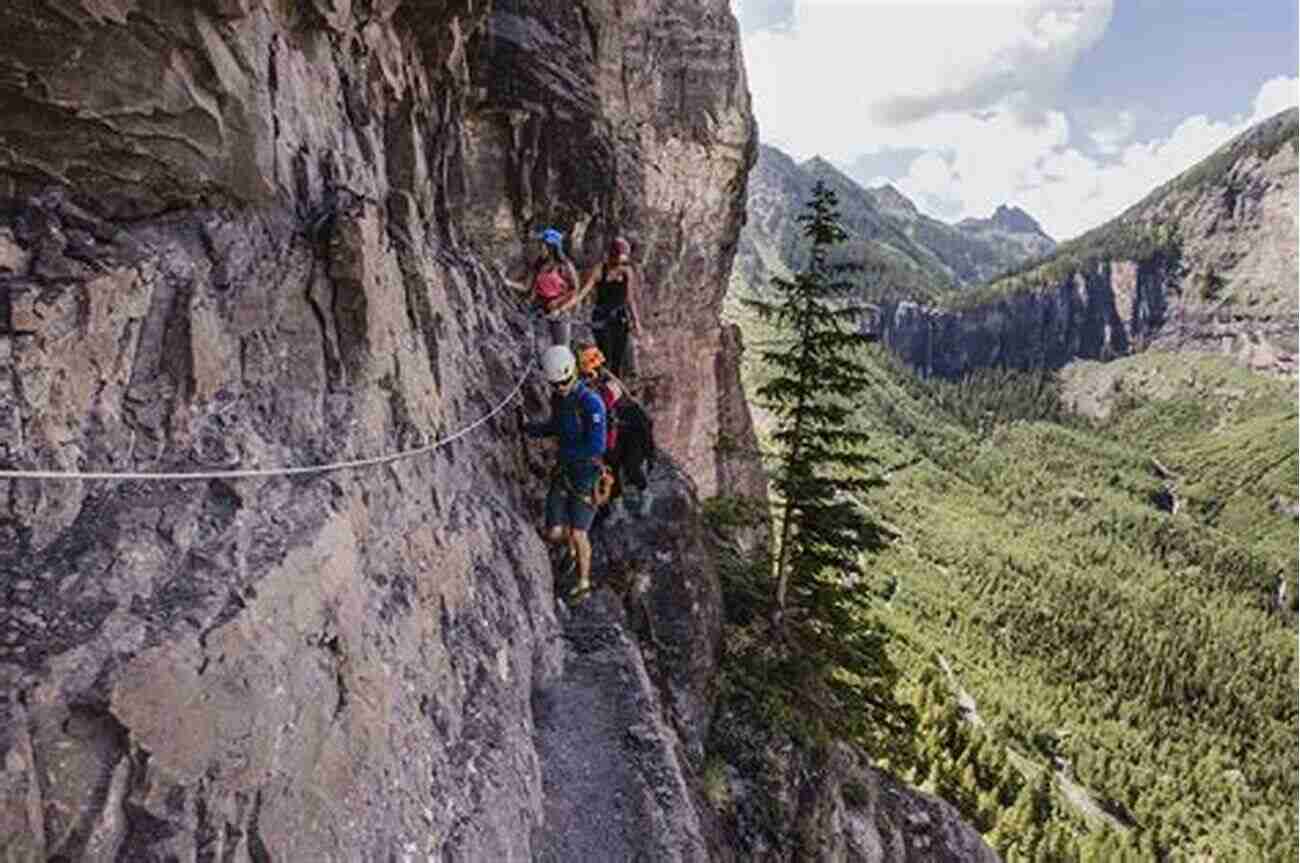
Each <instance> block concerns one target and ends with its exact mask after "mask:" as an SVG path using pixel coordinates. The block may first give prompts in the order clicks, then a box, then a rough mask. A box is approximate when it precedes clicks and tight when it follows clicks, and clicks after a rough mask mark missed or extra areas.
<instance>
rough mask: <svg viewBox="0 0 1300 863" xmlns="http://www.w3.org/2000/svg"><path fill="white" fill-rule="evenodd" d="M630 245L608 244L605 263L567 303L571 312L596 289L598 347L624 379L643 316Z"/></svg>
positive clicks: (619, 241)
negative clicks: (629, 347) (631, 338)
mask: <svg viewBox="0 0 1300 863" xmlns="http://www.w3.org/2000/svg"><path fill="white" fill-rule="evenodd" d="M631 251H632V247H631V245H630V244H629V243H628V241H627V240H625V239H623V238H622V237H615V238H614V241H613V242H611V243H610V244H609V252H608V254H607V255H606V257H605V260H604V261H602V262H601V263H599V264H597V265H596V266H595V267H593V268H592V270H591V272H590V273H588V274H587V278H586V280H585V281H584V282H583V284H582V288H581V289H580V290H579V291H578V292H577V294H575V295H574V296H573V298H572V299H570V300H569V301H568V302H566V303H565V308H572V307H573V306H576V305H577V304H578V303H580V302H582V300H583V299H584V298H585V297H586V296H587V294H589V293H591V290H592V288H593V287H594V288H595V289H596V303H595V306H593V307H592V310H591V329H592V332H593V333H594V335H595V337H596V344H597V346H599V347H600V351H601V353H602V354H604V355H605V363H606V365H607V366H608V368H609V371H610V372H612V373H613V374H614V375H622V374H623V368H624V362H625V361H626V359H627V340H628V334H629V333H635V332H638V331H640V329H641V315H640V312H639V311H638V309H637V305H636V294H637V289H638V286H639V285H640V278H639V277H638V275H637V272H636V269H635V268H634V267H633V266H632V263H631V260H630V257H629V256H630V254H631Z"/></svg>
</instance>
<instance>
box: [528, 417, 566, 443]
mask: <svg viewBox="0 0 1300 863" xmlns="http://www.w3.org/2000/svg"><path fill="white" fill-rule="evenodd" d="M559 433H560V417H559V415H558V414H554V413H552V414H551V415H550V416H549V417H548V418H547V419H545V420H543V421H541V422H531V423H524V434H526V435H528V436H529V437H555V436H556V435H558V434H559Z"/></svg>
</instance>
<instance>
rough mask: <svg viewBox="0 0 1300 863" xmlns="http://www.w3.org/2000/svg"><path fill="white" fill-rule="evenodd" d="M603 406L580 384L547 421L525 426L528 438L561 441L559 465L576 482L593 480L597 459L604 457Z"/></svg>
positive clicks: (592, 392)
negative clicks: (566, 469)
mask: <svg viewBox="0 0 1300 863" xmlns="http://www.w3.org/2000/svg"><path fill="white" fill-rule="evenodd" d="M606 422H607V420H606V418H605V403H604V402H603V401H601V398H600V396H599V395H597V394H596V393H595V392H594V391H593V390H590V389H587V387H586V385H585V384H583V383H582V382H581V381H579V382H578V385H577V386H575V387H574V388H573V391H572V392H570V393H569V394H568V395H567V396H565V398H564V399H563V400H562V401H561V402H560V403H559V405H558V406H557V409H556V410H555V411H553V412H552V413H551V417H550V419H548V420H547V421H546V422H542V423H526V424H525V425H524V431H525V432H527V433H528V435H529V436H531V437H556V436H558V437H559V438H560V462H561V463H562V464H563V465H564V466H565V467H567V468H569V470H570V472H571V473H572V474H574V475H575V476H574V478H575V479H579V478H581V479H587V478H589V477H593V476H595V474H596V473H597V472H598V470H599V468H598V466H597V465H596V459H597V458H598V457H600V456H602V455H604V454H605V423H606Z"/></svg>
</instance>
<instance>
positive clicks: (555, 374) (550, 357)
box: [542, 345, 578, 384]
mask: <svg viewBox="0 0 1300 863" xmlns="http://www.w3.org/2000/svg"><path fill="white" fill-rule="evenodd" d="M577 368H578V363H577V361H576V360H575V359H574V358H573V351H571V350H569V349H568V348H567V347H565V346H564V345H551V346H550V347H549V348H547V349H546V350H545V351H544V352H543V353H542V374H544V375H546V379H547V380H548V381H550V382H551V383H553V384H562V383H567V382H568V381H570V380H572V379H573V378H574V376H575V375H576V374H577Z"/></svg>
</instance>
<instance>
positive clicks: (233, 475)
mask: <svg viewBox="0 0 1300 863" xmlns="http://www.w3.org/2000/svg"><path fill="white" fill-rule="evenodd" d="M535 365H537V357H536V354H535V353H534V355H533V356H532V358H530V359H529V361H528V365H527V366H526V367H525V368H524V372H523V374H521V375H520V376H519V380H518V381H516V382H515V386H514V388H513V389H512V390H510V394H509V395H507V396H506V397H505V398H504V399H502V400H501V402H500V403H499V404H498V405H497V406H496V407H494V408H492V410H490V411H488V412H487V413H486V414H484V415H483V416H481V417H479V418H478V419H476V420H474V422H472V423H470V424H469V425H467V426H465V427H464V428H463V429H461V430H460V431H458V432H456V433H454V434H451V435H448V436H447V437H445V438H442V439H441V440H436V441H434V442H433V443H431V444H426V445H425V446H422V447H417V448H416V449H411V450H406V451H404V452H399V453H390V454H389V455H382V456H376V457H374V458H363V459H354V460H352V461H340V462H333V463H331V464H320V465H306V466H303V467H280V468H253V469H249V470H217V471H199V472H193V473H179V472H159V473H139V472H124V473H116V472H113V471H54V470H0V479H49V480H90V479H117V480H165V481H173V480H210V479H247V478H250V477H272V476H302V475H304V474H317V473H332V472H335V471H340V470H348V469H352V468H362V467H373V466H374V465H381V464H388V463H389V462H395V461H400V460H401V459H407V458H414V457H415V456H418V455H423V454H424V453H427V452H432V451H433V450H436V449H439V448H440V447H444V446H446V445H448V444H450V443H452V442H453V441H456V440H459V439H460V438H462V437H464V436H465V435H467V434H469V433H470V432H472V431H473V430H474V429H476V428H478V427H479V426H481V425H483V423H485V422H487V421H488V420H490V419H492V417H494V416H496V415H497V414H499V413H500V412H501V411H502V410H504V409H505V407H506V405H508V404H510V402H512V401H514V399H515V397H516V396H517V395H519V391H520V390H522V389H523V388H524V382H525V381H527V380H528V375H529V373H530V372H532V370H533V367H534V366H535Z"/></svg>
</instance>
